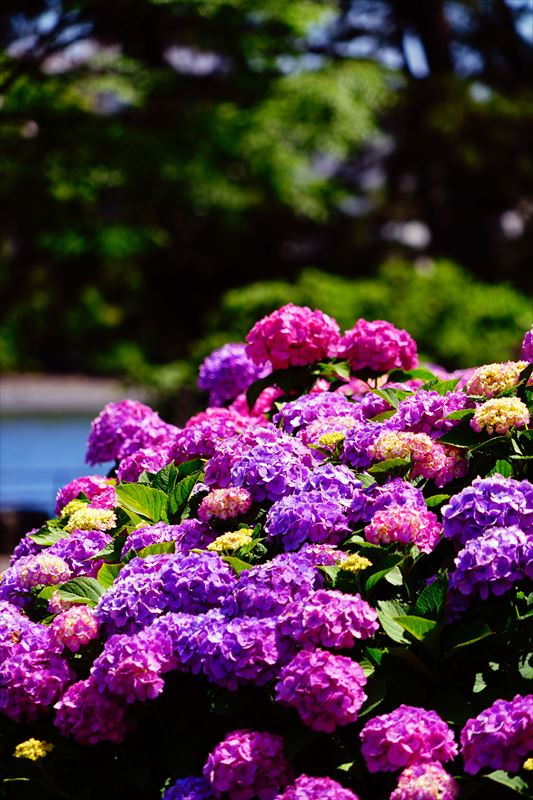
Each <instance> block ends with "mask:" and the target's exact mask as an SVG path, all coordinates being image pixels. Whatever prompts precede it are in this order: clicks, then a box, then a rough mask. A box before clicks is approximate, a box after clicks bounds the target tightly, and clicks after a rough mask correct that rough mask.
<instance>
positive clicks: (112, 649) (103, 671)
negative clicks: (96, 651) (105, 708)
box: [91, 629, 172, 703]
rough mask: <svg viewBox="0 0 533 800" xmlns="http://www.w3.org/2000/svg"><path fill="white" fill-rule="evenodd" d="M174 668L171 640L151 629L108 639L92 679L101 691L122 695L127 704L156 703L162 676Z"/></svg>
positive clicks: (92, 669)
mask: <svg viewBox="0 0 533 800" xmlns="http://www.w3.org/2000/svg"><path fill="white" fill-rule="evenodd" d="M171 665H172V643H171V641H170V638H169V637H166V636H164V635H162V633H161V631H157V635H154V631H153V630H151V629H147V630H144V631H141V632H140V633H137V634H135V635H134V636H130V635H129V634H123V635H115V636H112V637H111V638H110V639H108V640H107V642H106V643H105V646H104V649H103V651H102V653H101V654H100V655H99V656H98V658H97V659H96V660H95V661H94V663H93V665H92V667H91V678H92V680H93V682H94V685H95V686H96V687H97V689H98V690H99V691H100V692H102V693H108V694H117V695H120V696H121V697H124V699H125V701H126V702H127V703H133V702H135V700H140V701H146V700H153V699H154V698H155V697H157V696H158V695H159V694H161V692H162V691H163V687H164V680H163V678H162V677H161V675H162V673H163V672H165V671H167V670H168V669H169V668H170V667H171Z"/></svg>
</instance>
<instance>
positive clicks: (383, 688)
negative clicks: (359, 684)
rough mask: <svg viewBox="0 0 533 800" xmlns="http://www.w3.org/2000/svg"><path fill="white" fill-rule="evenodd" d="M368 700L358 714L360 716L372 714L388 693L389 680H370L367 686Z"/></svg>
mask: <svg viewBox="0 0 533 800" xmlns="http://www.w3.org/2000/svg"><path fill="white" fill-rule="evenodd" d="M365 693H366V700H365V702H364V704H363V706H362V708H361V710H360V711H359V713H358V714H357V717H358V718H361V717H365V716H366V715H367V714H370V712H371V711H373V710H374V709H375V708H376V707H377V706H379V705H380V703H382V702H383V700H384V699H385V697H386V694H387V681H385V680H370V681H368V683H367V684H366V686H365Z"/></svg>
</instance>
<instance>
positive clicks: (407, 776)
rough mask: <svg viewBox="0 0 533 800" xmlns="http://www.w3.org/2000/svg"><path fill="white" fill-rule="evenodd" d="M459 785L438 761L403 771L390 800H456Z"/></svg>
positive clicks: (417, 765)
mask: <svg viewBox="0 0 533 800" xmlns="http://www.w3.org/2000/svg"><path fill="white" fill-rule="evenodd" d="M457 797H459V784H458V783H457V781H456V780H455V778H452V776H451V775H448V773H447V772H446V770H445V769H443V768H442V767H441V765H440V764H439V763H438V761H435V762H430V763H429V764H415V765H414V766H412V767H407V769H404V771H403V772H402V774H401V775H400V777H399V778H398V786H397V787H396V789H395V790H394V791H393V793H392V794H391V796H390V800H436V798H438V800H456V798H457Z"/></svg>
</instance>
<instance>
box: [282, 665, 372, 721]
mask: <svg viewBox="0 0 533 800" xmlns="http://www.w3.org/2000/svg"><path fill="white" fill-rule="evenodd" d="M365 684H366V676H365V673H364V672H363V670H362V669H361V667H360V666H359V664H358V663H357V662H356V661H352V659H351V658H347V657H346V656H339V655H334V654H333V653H328V652H327V651H325V650H301V651H300V652H299V653H298V654H297V655H296V656H295V657H294V658H293V659H292V661H290V662H289V663H288V664H287V665H286V666H285V667H283V669H282V670H281V672H280V677H279V681H278V682H277V684H276V700H277V701H278V702H279V703H281V704H282V705H286V706H290V707H292V708H295V709H296V711H297V712H298V714H299V715H300V717H301V719H302V722H303V723H304V724H305V725H309V727H310V728H312V729H313V730H315V731H324V732H325V733H332V732H333V731H334V730H335V728H336V727H337V726H338V725H348V724H349V723H351V722H355V720H356V719H357V715H358V712H359V709H360V708H361V706H362V705H363V703H364V701H365V700H366V694H365V693H364V691H363V686H364V685H365Z"/></svg>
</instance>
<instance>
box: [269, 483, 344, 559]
mask: <svg viewBox="0 0 533 800" xmlns="http://www.w3.org/2000/svg"><path fill="white" fill-rule="evenodd" d="M347 506H348V501H343V500H342V499H341V498H340V497H339V496H338V495H335V494H332V495H327V494H324V493H322V492H316V491H315V492H312V491H311V492H302V491H301V492H298V493H297V494H294V495H289V496H288V497H283V498H282V499H281V500H279V501H278V502H277V503H274V505H273V506H272V507H271V509H270V511H269V512H268V515H267V519H266V523H265V532H266V534H267V537H268V538H269V539H278V540H279V541H280V542H281V545H282V547H283V549H284V550H297V549H298V547H300V545H302V544H303V542H305V541H309V542H313V543H316V544H340V543H341V542H342V541H343V540H344V539H346V538H347V536H348V535H349V533H350V524H349V521H348V517H347Z"/></svg>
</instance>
